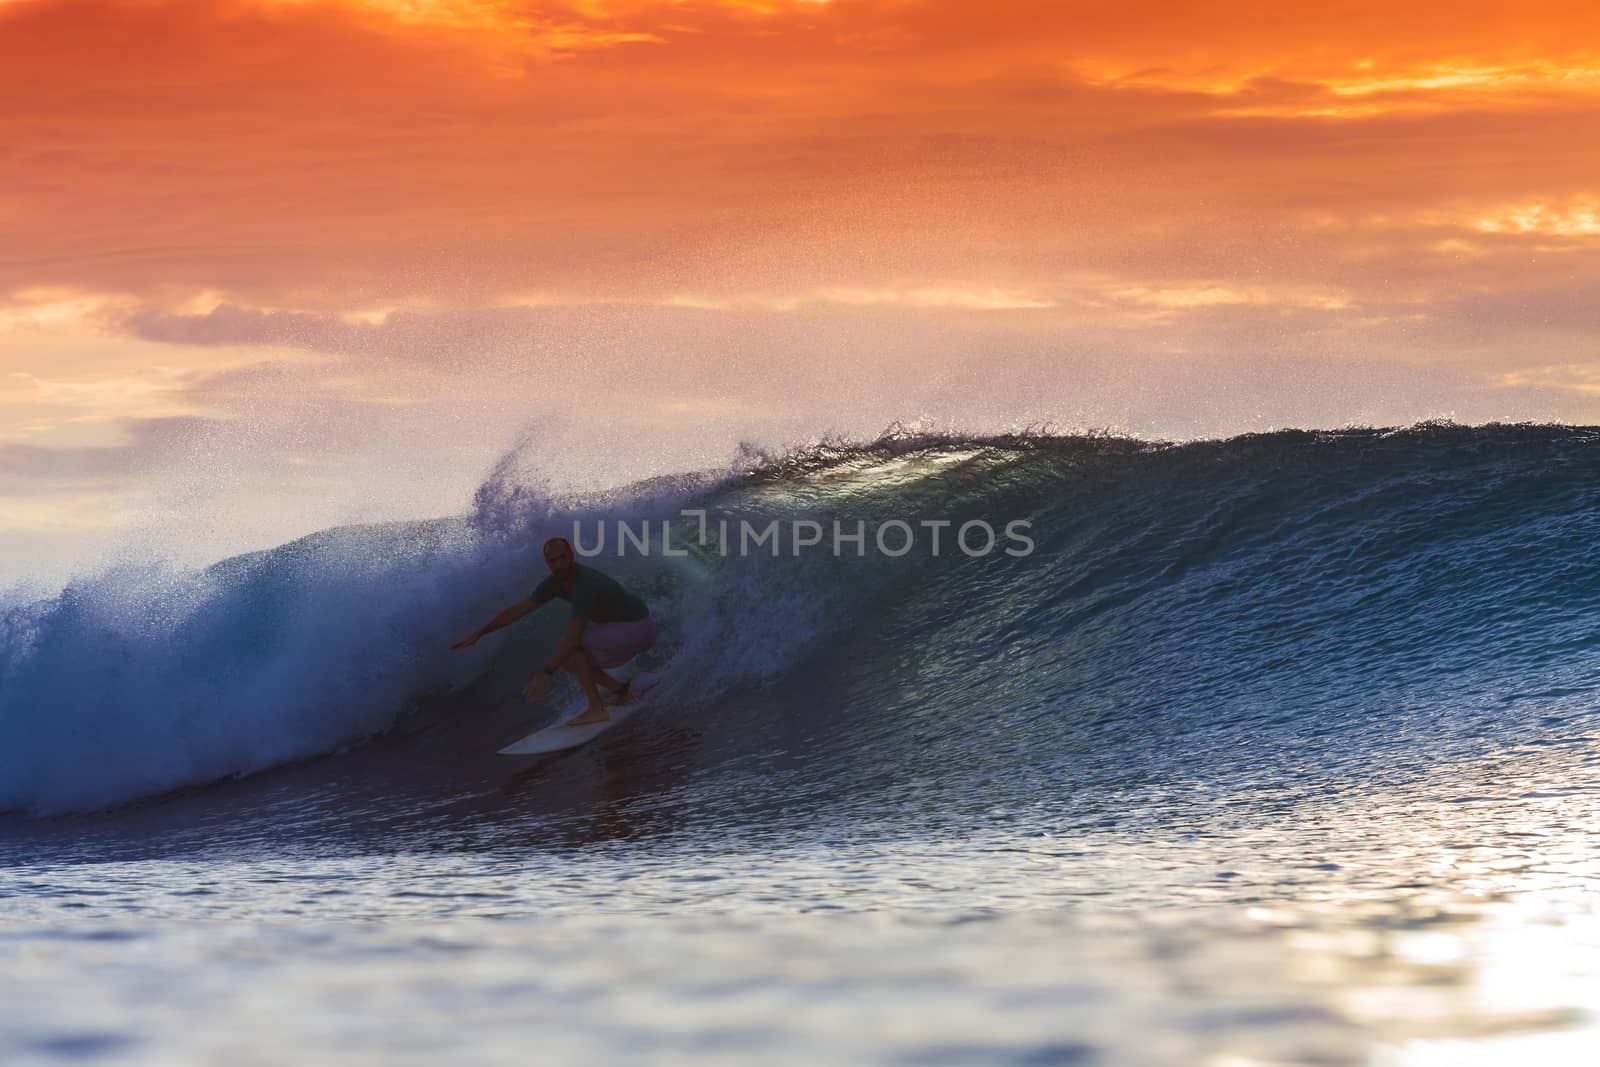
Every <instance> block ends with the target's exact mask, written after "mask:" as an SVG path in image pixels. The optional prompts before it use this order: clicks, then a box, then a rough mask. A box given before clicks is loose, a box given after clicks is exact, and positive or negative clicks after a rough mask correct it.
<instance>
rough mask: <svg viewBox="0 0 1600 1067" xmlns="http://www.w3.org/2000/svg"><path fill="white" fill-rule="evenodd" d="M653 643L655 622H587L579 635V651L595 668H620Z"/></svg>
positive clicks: (648, 619) (643, 620)
mask: <svg viewBox="0 0 1600 1067" xmlns="http://www.w3.org/2000/svg"><path fill="white" fill-rule="evenodd" d="M655 643H656V622H655V620H654V619H652V618H649V617H648V616H647V617H645V618H643V619H640V620H639V621H638V622H591V623H590V624H589V625H588V626H587V627H585V629H584V631H583V647H584V650H585V651H587V652H588V653H589V658H590V659H592V660H594V664H595V666H596V667H620V666H622V665H623V664H624V663H626V662H628V661H629V660H630V659H632V658H633V657H635V656H637V655H638V654H639V653H641V652H643V651H644V650H645V649H647V648H649V647H650V646H651V645H654V644H655Z"/></svg>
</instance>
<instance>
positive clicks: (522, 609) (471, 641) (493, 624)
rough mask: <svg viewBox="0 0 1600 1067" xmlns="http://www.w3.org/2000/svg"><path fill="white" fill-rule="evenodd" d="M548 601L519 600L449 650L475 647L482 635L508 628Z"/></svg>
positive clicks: (534, 599)
mask: <svg viewBox="0 0 1600 1067" xmlns="http://www.w3.org/2000/svg"><path fill="white" fill-rule="evenodd" d="M548 600H549V598H548V597H538V598H529V599H527V600H519V601H517V602H516V603H515V604H513V605H511V606H510V607H509V608H506V610H504V611H502V612H501V613H500V614H498V615H496V616H495V617H494V618H492V619H490V620H489V621H488V622H486V623H484V624H483V625H482V626H480V627H478V628H477V629H476V630H474V631H472V632H471V633H470V634H468V635H467V636H465V637H463V638H462V639H461V640H459V641H457V642H456V643H455V644H453V645H451V646H450V647H451V648H466V647H468V646H469V645H475V644H477V643H478V638H480V637H482V636H483V635H484V634H492V633H494V632H495V631H496V630H500V629H503V628H505V627H507V626H510V625H511V624H512V623H514V622H516V621H517V620H518V619H520V618H522V617H523V616H524V615H529V614H532V613H533V612H535V611H538V610H539V609H540V608H542V607H544V605H545V603H546V602H547V601H548Z"/></svg>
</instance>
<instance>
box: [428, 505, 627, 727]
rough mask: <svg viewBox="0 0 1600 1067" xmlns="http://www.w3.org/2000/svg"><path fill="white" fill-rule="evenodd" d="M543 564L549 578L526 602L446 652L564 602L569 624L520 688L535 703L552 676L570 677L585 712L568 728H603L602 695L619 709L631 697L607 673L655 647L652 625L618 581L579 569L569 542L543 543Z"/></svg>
mask: <svg viewBox="0 0 1600 1067" xmlns="http://www.w3.org/2000/svg"><path fill="white" fill-rule="evenodd" d="M544 562H545V566H547V567H549V568H550V577H548V578H546V579H545V580H544V581H542V582H540V583H539V587H538V588H537V589H535V590H534V591H533V592H532V593H530V594H529V595H528V598H527V599H526V600H519V601H517V602H516V603H515V604H512V605H511V606H510V607H508V608H506V609H505V610H504V611H502V612H500V614H498V615H496V616H495V617H494V618H492V619H490V620H489V621H488V622H486V623H484V624H483V625H482V626H480V627H478V628H477V629H476V630H474V631H472V633H470V634H468V635H467V636H466V637H463V638H462V639H461V640H459V641H457V642H455V643H454V644H452V645H451V646H450V647H451V648H453V649H460V648H468V647H470V646H472V645H475V644H477V643H478V639H479V638H481V637H483V636H484V635H485V634H490V633H493V632H494V631H496V630H499V629H501V628H502V627H506V626H510V625H511V624H512V623H514V622H516V621H517V620H518V619H520V618H522V617H523V616H524V615H531V614H533V613H534V612H535V611H538V610H539V609H540V608H542V607H544V606H545V604H547V603H549V602H550V601H551V600H555V599H561V600H565V601H567V603H569V604H571V605H572V622H571V623H570V624H569V625H568V626H567V632H566V633H565V634H563V635H562V637H561V643H560V644H558V645H557V646H556V650H555V652H554V653H552V654H551V656H550V659H549V660H548V661H547V662H546V663H545V665H544V669H543V670H542V671H541V672H540V673H538V674H536V675H534V676H533V678H532V679H531V680H530V681H529V682H528V684H527V685H525V686H523V689H522V693H523V695H524V696H526V697H527V698H528V699H529V700H535V699H537V698H538V697H540V696H542V695H544V691H545V690H546V689H548V688H549V687H550V679H551V678H553V677H555V673H556V671H558V670H568V671H571V672H572V673H573V674H574V675H576V676H577V679H578V684H579V686H581V687H582V688H583V695H584V697H585V698H586V699H587V700H588V701H589V706H588V707H587V708H585V709H584V712H583V714H582V715H579V716H578V717H577V718H575V719H569V720H568V721H567V723H566V725H567V726H588V725H590V724H592V723H597V722H607V721H609V720H610V718H611V713H610V712H608V711H607V710H606V705H605V702H604V701H603V700H602V699H601V696H600V690H602V689H604V690H605V691H607V692H609V693H615V694H616V695H617V700H616V702H617V704H619V705H621V704H626V703H628V701H629V700H631V699H632V693H631V691H630V687H629V683H627V682H624V681H619V680H617V679H616V678H613V677H612V676H611V675H609V674H607V673H606V670H605V669H606V668H607V667H620V666H622V665H623V664H624V663H626V662H628V660H630V659H632V658H633V657H634V656H637V655H638V654H639V653H641V652H643V651H645V650H646V649H648V648H650V647H651V646H652V645H654V644H655V643H656V624H655V621H654V620H652V619H651V618H650V609H649V608H648V607H646V606H645V603H644V601H642V600H640V599H639V598H638V597H636V596H634V595H633V594H632V593H630V592H628V591H627V590H626V589H624V588H622V586H621V585H619V584H618V583H617V581H616V579H614V578H612V577H610V576H609V575H606V574H602V573H601V572H600V571H597V570H595V569H594V568H593V567H586V566H584V565H583V564H581V563H579V562H578V560H577V555H576V553H574V552H573V549H572V542H571V541H568V540H567V539H566V538H565V537H552V538H550V540H548V541H546V542H545V543H544Z"/></svg>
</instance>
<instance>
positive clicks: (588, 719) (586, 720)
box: [566, 704, 611, 726]
mask: <svg viewBox="0 0 1600 1067" xmlns="http://www.w3.org/2000/svg"><path fill="white" fill-rule="evenodd" d="M610 721H611V715H610V714H609V713H608V712H607V711H606V709H605V706H604V705H602V704H594V705H591V706H590V707H589V708H587V709H585V710H584V713H583V714H582V715H579V716H578V717H577V718H576V719H568V720H567V721H566V725H567V726H593V725H594V724H595V723H597V722H610Z"/></svg>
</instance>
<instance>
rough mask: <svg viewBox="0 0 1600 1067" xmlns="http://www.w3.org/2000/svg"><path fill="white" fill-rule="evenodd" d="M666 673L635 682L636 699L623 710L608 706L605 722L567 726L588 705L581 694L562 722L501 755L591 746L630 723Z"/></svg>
mask: <svg viewBox="0 0 1600 1067" xmlns="http://www.w3.org/2000/svg"><path fill="white" fill-rule="evenodd" d="M662 677H663V672H661V671H652V672H648V673H645V674H641V675H639V676H637V677H636V678H634V679H633V699H632V700H631V701H629V702H628V703H626V704H624V705H622V706H621V707H620V708H619V707H617V706H616V705H615V704H607V705H606V710H607V711H609V712H611V718H609V719H607V720H606V721H605V722H596V723H590V724H589V725H587V726H568V725H567V721H568V720H569V719H576V718H577V717H578V716H579V715H582V714H583V709H584V708H585V707H586V706H587V705H586V704H585V702H584V700H583V698H582V696H581V695H580V696H579V698H578V706H577V707H575V708H571V709H569V710H568V711H566V712H565V713H563V714H562V716H561V719H560V721H559V722H557V723H556V724H555V725H554V726H547V727H545V728H544V729H542V730H535V731H534V732H533V733H531V734H529V735H528V736H527V737H524V738H523V739H522V740H521V741H515V742H513V743H511V744H509V745H507V746H506V747H505V748H502V749H501V750H500V755H502V756H537V755H540V754H542V753H545V752H565V751H566V750H567V749H569V748H577V747H578V746H579V745H584V744H588V743H589V742H590V741H593V740H594V739H595V738H597V737H599V736H600V735H601V734H603V733H605V732H606V731H607V730H609V729H611V728H612V727H613V726H616V725H617V724H618V723H623V722H627V721H628V720H629V719H631V718H632V717H633V716H634V715H636V714H638V712H639V709H640V708H643V707H646V706H647V705H649V703H650V691H651V690H652V689H654V688H655V687H656V684H657V683H658V682H660V681H661V679H662Z"/></svg>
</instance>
